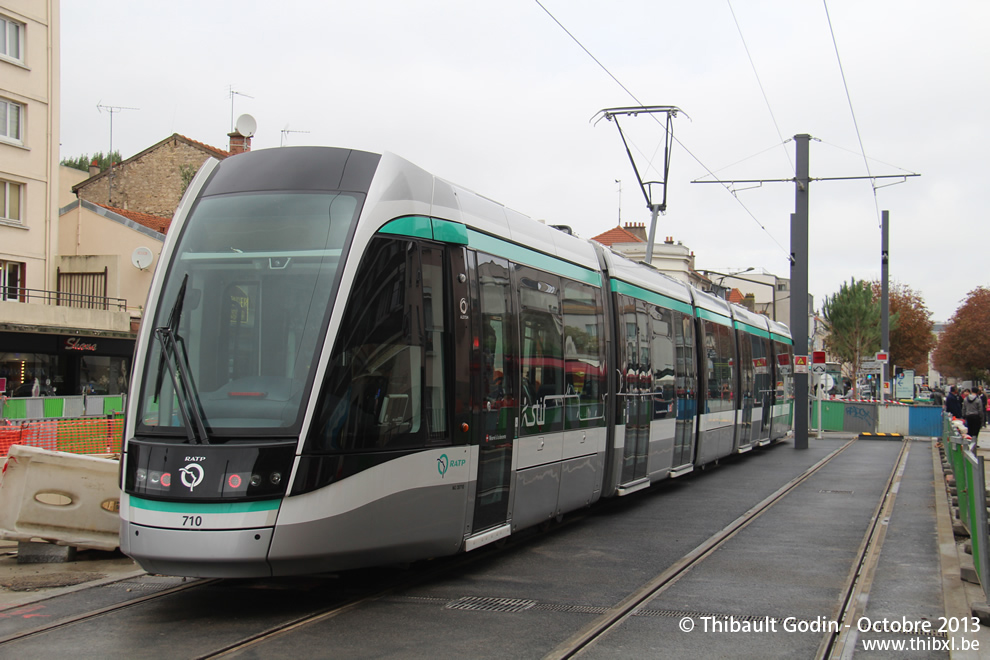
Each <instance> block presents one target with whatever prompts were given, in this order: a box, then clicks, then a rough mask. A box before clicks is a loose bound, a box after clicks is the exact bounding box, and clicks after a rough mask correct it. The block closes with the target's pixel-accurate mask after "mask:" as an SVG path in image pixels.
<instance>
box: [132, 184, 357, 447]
mask: <svg viewBox="0 0 990 660" xmlns="http://www.w3.org/2000/svg"><path fill="white" fill-rule="evenodd" d="M362 203H363V196H362V195H357V194H350V193H319V194H316V193H286V192H278V193H253V194H237V195H224V196H217V197H207V198H204V199H202V200H200V201H199V203H198V204H197V206H196V207H195V208H194V210H193V212H192V214H191V216H190V217H189V219H188V220H187V224H186V226H185V229H184V231H183V233H182V235H181V237H180V238H179V244H178V246H177V248H176V251H175V255H174V257H173V261H172V263H171V264H170V267H169V270H168V274H167V275H166V279H165V282H164V283H163V286H162V294H161V298H160V299H159V304H158V309H157V312H156V314H155V318H154V319H148V320H147V321H150V322H152V323H153V326H152V336H151V341H150V343H149V344H148V345H147V347H146V350H147V355H146V356H145V360H144V362H145V369H144V382H143V383H142V386H141V390H140V393H139V396H140V400H139V402H138V410H139V419H138V430H139V432H145V433H162V434H166V435H176V436H183V437H184V438H188V440H189V441H191V442H224V441H226V440H227V439H229V438H231V437H233V436H255V437H256V436H258V435H267V436H272V435H275V436H278V435H286V436H289V435H291V434H294V433H295V432H297V431H298V428H299V425H300V422H301V417H302V411H303V408H304V406H303V402H304V401H305V400H306V393H307V392H308V390H309V387H310V383H311V381H312V373H311V370H312V368H313V366H314V364H315V362H316V359H317V351H318V350H319V349H320V348H321V347H322V345H323V342H322V340H321V339H322V336H323V329H324V323H325V320H326V318H327V317H328V313H329V305H330V301H331V300H333V293H334V288H335V280H336V275H337V271H338V267H339V265H340V263H341V260H342V259H343V253H344V252H345V251H346V245H345V243H346V240H347V236H348V231H349V229H350V227H351V225H352V224H353V223H354V221H355V219H356V218H357V215H358V213H359V211H360V208H361V204H362ZM147 321H146V322H147Z"/></svg>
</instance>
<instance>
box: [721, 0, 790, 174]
mask: <svg viewBox="0 0 990 660" xmlns="http://www.w3.org/2000/svg"><path fill="white" fill-rule="evenodd" d="M725 2H726V4H727V5H729V13H731V14H732V20H733V21H734V22H735V24H736V31H737V32H739V39H740V40H741V41H742V45H743V50H745V51H746V57H747V58H748V59H749V66H750V67H751V68H752V69H753V75H754V76H756V84H757V85H759V86H760V93H761V94H763V102H764V103H766V104H767V112H769V113H770V120H771V121H773V127H774V129H776V131H777V137H778V138H780V146H783V145H785V144H787V142H788V141H787V140H785V139H784V136H783V135H782V134H781V132H780V126H779V125H778V124H777V117H775V116H774V114H773V108H772V107H771V106H770V99H769V98H767V91H766V90H765V89H764V88H763V81H762V80H760V73H759V71H757V70H756V63H755V62H754V61H753V56H752V54H750V52H749V46H748V45H747V44H746V37H744V36H743V31H742V26H740V25H739V19H738V18H736V12H735V10H734V9H733V8H732V2H731V0H725ZM784 153H785V154H786V155H787V162H788V164H790V166H791V172H792V173H794V176H797V170H796V169H795V167H794V161H793V160H791V152H790V151H788V150H787V149H784Z"/></svg>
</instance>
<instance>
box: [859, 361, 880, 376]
mask: <svg viewBox="0 0 990 660" xmlns="http://www.w3.org/2000/svg"><path fill="white" fill-rule="evenodd" d="M859 370H860V371H861V372H863V373H864V374H879V373H880V372H881V371H883V364H881V363H880V362H877V361H875V360H864V361H863V362H860V364H859Z"/></svg>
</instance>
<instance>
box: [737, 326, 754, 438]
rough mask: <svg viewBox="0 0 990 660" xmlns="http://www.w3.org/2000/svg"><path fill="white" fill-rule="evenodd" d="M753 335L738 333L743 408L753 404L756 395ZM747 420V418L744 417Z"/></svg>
mask: <svg viewBox="0 0 990 660" xmlns="http://www.w3.org/2000/svg"><path fill="white" fill-rule="evenodd" d="M752 338H754V336H753V335H751V334H749V333H748V332H740V333H739V378H740V387H741V389H740V392H739V396H740V398H741V400H742V408H743V410H744V411H745V410H747V409H749V408H751V407H752V406H753V403H754V401H755V399H756V398H757V397H756V390H755V387H756V369H755V367H754V365H753V342H752ZM746 421H747V422H748V421H749V419H746Z"/></svg>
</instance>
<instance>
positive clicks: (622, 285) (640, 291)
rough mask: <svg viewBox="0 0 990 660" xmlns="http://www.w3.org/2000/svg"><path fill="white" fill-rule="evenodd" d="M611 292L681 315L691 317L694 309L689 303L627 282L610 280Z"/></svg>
mask: <svg viewBox="0 0 990 660" xmlns="http://www.w3.org/2000/svg"><path fill="white" fill-rule="evenodd" d="M612 292H613V293H620V294H622V295H625V296H630V297H632V298H636V299H637V300H642V301H643V302H648V303H652V304H654V305H659V306H660V307H665V308H667V309H672V310H674V311H677V312H681V313H683V314H689V315H691V316H693V315H694V308H693V307H691V305H690V303H686V302H683V301H680V300H677V299H675V298H671V297H670V296H665V295H663V294H662V293H657V292H656V291H650V290H649V289H644V288H643V287H641V286H636V285H635V284H630V283H629V282H623V281H622V280H612Z"/></svg>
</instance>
